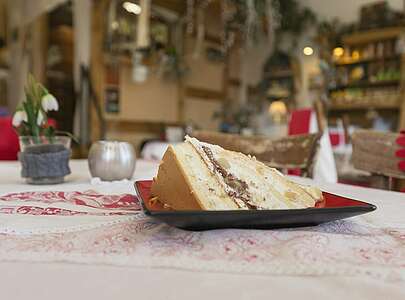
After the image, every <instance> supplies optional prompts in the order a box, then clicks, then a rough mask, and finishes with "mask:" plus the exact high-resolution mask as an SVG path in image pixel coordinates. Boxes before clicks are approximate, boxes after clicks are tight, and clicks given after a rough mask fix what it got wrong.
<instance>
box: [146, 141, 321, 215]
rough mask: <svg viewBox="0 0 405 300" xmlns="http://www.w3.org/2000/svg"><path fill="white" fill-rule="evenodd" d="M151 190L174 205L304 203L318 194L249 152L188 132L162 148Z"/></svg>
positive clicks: (209, 206)
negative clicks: (177, 140) (226, 147)
mask: <svg viewBox="0 0 405 300" xmlns="http://www.w3.org/2000/svg"><path fill="white" fill-rule="evenodd" d="M152 196H154V197H156V198H157V200H158V201H160V202H161V203H163V204H165V205H167V206H169V207H171V208H172V209H175V210H200V209H203V210H234V209H290V208H307V207H314V206H315V204H316V203H317V202H318V201H321V199H322V193H321V191H320V190H319V189H317V188H310V187H304V186H301V185H298V184H296V183H293V182H292V181H290V180H288V179H287V178H286V177H284V175H283V174H281V173H280V172H279V171H278V170H276V169H273V168H270V167H268V166H266V165H265V164H263V163H261V162H259V161H257V160H256V159H255V158H254V157H250V156H247V155H244V154H242V153H239V152H234V151H228V150H225V149H223V148H221V147H219V146H217V145H211V144H208V143H203V142H200V141H198V140H197V139H195V138H190V137H186V141H185V142H184V143H182V144H179V145H176V146H169V148H168V149H167V151H166V153H165V155H164V157H163V160H162V162H161V164H160V166H159V171H158V175H157V177H156V178H154V181H153V184H152Z"/></svg>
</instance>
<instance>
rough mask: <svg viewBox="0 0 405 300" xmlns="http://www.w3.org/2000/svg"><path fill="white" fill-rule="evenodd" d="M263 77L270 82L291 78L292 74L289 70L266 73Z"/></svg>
mask: <svg viewBox="0 0 405 300" xmlns="http://www.w3.org/2000/svg"><path fill="white" fill-rule="evenodd" d="M264 76H265V77H266V78H268V79H270V80H278V79H287V78H292V77H293V76H294V73H293V72H292V71H291V70H283V71H274V72H266V73H265V74H264Z"/></svg>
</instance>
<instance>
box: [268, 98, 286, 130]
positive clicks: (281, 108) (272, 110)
mask: <svg viewBox="0 0 405 300" xmlns="http://www.w3.org/2000/svg"><path fill="white" fill-rule="evenodd" d="M268 112H269V114H270V116H271V117H272V119H273V121H274V122H275V123H277V124H280V123H281V122H282V120H283V119H284V118H285V116H286V115H287V106H286V105H285V103H284V102H283V101H281V100H278V101H273V102H272V103H271V104H270V106H269V110H268Z"/></svg>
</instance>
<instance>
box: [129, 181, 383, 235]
mask: <svg viewBox="0 0 405 300" xmlns="http://www.w3.org/2000/svg"><path fill="white" fill-rule="evenodd" d="M151 184H152V181H150V180H147V181H137V182H135V189H136V190H137V193H138V195H139V197H140V200H141V202H142V206H143V208H144V211H145V214H147V215H149V216H151V217H154V218H157V219H159V220H161V221H163V222H165V223H167V224H169V225H171V226H174V227H177V228H181V229H187V230H210V229H221V228H242V229H274V228H287V227H304V226H315V225H319V224H321V223H325V222H330V221H335V220H340V219H345V218H350V217H353V216H357V215H361V214H365V213H368V212H371V211H373V210H375V209H376V208H377V207H376V206H375V205H372V204H369V203H366V202H362V201H358V200H353V199H349V198H345V197H342V196H338V195H334V194H330V193H326V192H323V196H324V199H325V201H324V203H322V205H323V207H315V208H304V209H274V210H222V211H210V210H189V211H175V210H168V209H165V208H163V207H162V206H161V205H159V204H158V203H151V202H150V187H151Z"/></svg>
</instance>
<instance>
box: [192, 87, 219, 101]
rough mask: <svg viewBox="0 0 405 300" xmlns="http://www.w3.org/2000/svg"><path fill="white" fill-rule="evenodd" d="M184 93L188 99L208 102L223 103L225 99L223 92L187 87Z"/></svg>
mask: <svg viewBox="0 0 405 300" xmlns="http://www.w3.org/2000/svg"><path fill="white" fill-rule="evenodd" d="M185 93H186V96H188V97H193V98H201V99H205V100H209V101H223V100H224V99H225V94H224V93H223V92H219V91H213V90H207V89H202V88H196V87H187V88H186V90H185Z"/></svg>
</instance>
